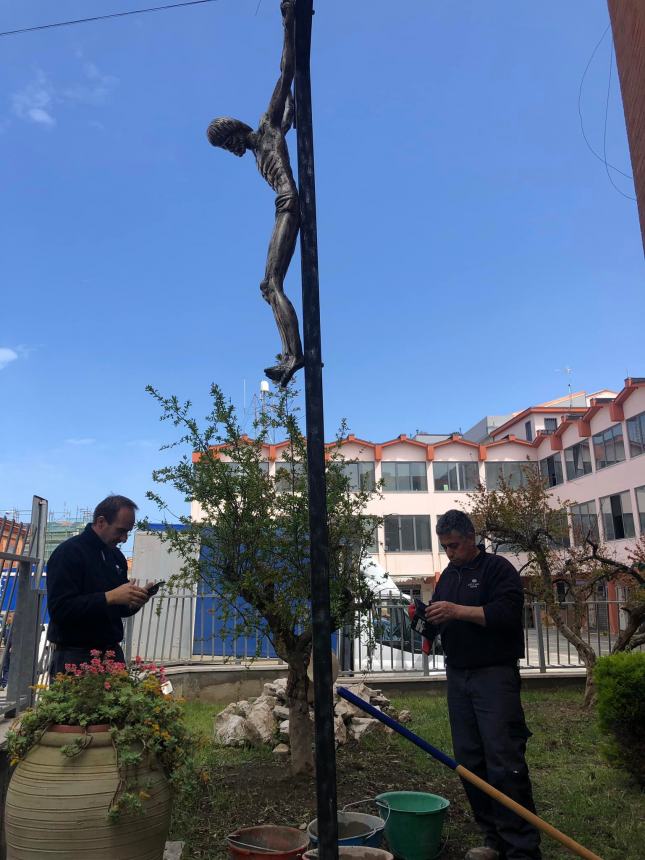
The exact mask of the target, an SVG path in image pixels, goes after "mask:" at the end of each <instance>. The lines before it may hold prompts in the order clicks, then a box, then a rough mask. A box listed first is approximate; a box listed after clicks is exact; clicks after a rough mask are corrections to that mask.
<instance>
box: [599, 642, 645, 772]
mask: <svg viewBox="0 0 645 860" xmlns="http://www.w3.org/2000/svg"><path fill="white" fill-rule="evenodd" d="M594 676H595V680H596V687H597V691H598V719H599V723H600V729H601V731H602V732H603V733H604V734H605V735H606V736H607V737H608V740H607V744H606V749H605V752H606V753H607V756H608V758H609V760H610V761H612V762H614V763H616V764H618V765H620V766H622V767H624V768H625V770H627V771H628V773H631V774H632V776H634V777H635V779H636V780H637V781H638V783H639V784H640V785H641V786H644V787H645V731H644V727H645V654H644V653H642V652H639V651H633V652H631V653H625V652H622V653H619V654H611V655H609V656H607V657H601V658H600V659H599V660H598V662H597V663H596V666H595V669H594Z"/></svg>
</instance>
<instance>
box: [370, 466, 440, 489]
mask: <svg viewBox="0 0 645 860" xmlns="http://www.w3.org/2000/svg"><path fill="white" fill-rule="evenodd" d="M381 475H382V476H383V491H384V492H386V493H419V492H427V491H428V473H427V471H426V464H425V463H397V462H387V463H381Z"/></svg>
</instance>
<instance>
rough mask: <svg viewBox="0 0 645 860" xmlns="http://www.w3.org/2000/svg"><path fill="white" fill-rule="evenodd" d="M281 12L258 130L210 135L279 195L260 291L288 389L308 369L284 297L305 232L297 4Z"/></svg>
mask: <svg viewBox="0 0 645 860" xmlns="http://www.w3.org/2000/svg"><path fill="white" fill-rule="evenodd" d="M280 10H281V12H282V24H283V29H284V43H283V48H282V60H281V62H280V78H279V80H278V83H277V84H276V86H275V89H274V91H273V95H272V96H271V101H270V102H269V107H268V108H267V111H266V113H265V114H264V115H263V116H262V117H261V119H260V123H259V125H258V128H257V129H256V130H255V131H253V129H252V128H251V127H250V126H248V125H246V123H244V122H241V121H240V120H239V119H233V118H232V117H220V118H219V119H214V120H213V122H212V123H211V124H210V125H209V126H208V132H207V134H208V139H209V141H210V142H211V144H212V145H213V146H219V147H221V148H222V149H226V150H228V151H229V152H232V153H233V154H234V155H237V156H242V155H244V153H245V152H246V150H247V149H250V150H251V151H252V152H253V153H254V155H255V160H256V162H257V167H258V170H259V171H260V173H261V175H262V177H263V178H264V179H265V180H266V181H267V182H268V183H269V185H270V186H271V188H272V189H273V190H274V191H275V193H276V198H275V225H274V228H273V235H272V236H271V241H270V243H269V251H268V254H267V262H266V270H265V273H264V280H263V281H262V283H261V284H260V291H261V293H262V296H263V297H264V299H265V300H266V301H267V302H268V303H269V304H270V305H271V310H272V311H273V316H274V317H275V322H276V325H277V327H278V332H279V333H280V340H281V342H282V352H281V354H280V355H279V356H278V364H276V365H274V366H273V367H267V368H265V371H264V372H265V373H266V375H267V376H268V377H269V379H272V380H273V381H274V382H277V383H279V384H280V385H281V386H283V387H284V386H286V385H287V383H288V382H289V380H290V379H291V377H292V376H293V374H294V373H295V372H296V371H297V370H299V369H300V368H301V367H302V366H303V365H304V358H303V355H302V345H301V343H300V333H299V330H298V318H297V316H296V312H295V310H294V309H293V305H292V304H291V302H290V301H289V299H288V298H287V296H286V295H285V293H284V279H285V276H286V274H287V269H288V268H289V264H290V262H291V258H292V257H293V252H294V250H295V247H296V239H297V237H298V230H299V228H300V204H299V200H298V189H297V188H296V183H295V181H294V178H293V173H292V171H291V162H290V161H289V150H288V148H287V142H286V140H285V135H286V133H287V132H288V131H289V129H290V128H291V126H292V125H293V116H294V104H293V97H292V95H291V85H292V83H293V76H294V72H295V33H294V21H295V17H294V16H295V0H282V2H281V4H280Z"/></svg>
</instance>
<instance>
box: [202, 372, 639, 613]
mask: <svg viewBox="0 0 645 860" xmlns="http://www.w3.org/2000/svg"><path fill="white" fill-rule="evenodd" d="M493 418H494V420H488V419H483V420H482V421H480V422H479V423H478V424H476V425H475V426H474V427H473V428H472V429H471V430H469V431H467V432H466V433H465V434H463V435H457V434H452V435H450V436H442V435H431V434H419V435H417V436H416V437H414V438H408V437H407V436H405V435H402V436H399V437H397V438H396V439H390V440H388V441H385V442H372V441H367V440H365V439H361V438H358V437H356V436H353V435H350V436H348V437H347V438H346V439H344V440H342V442H341V443H340V444H341V453H342V456H343V457H344V458H345V459H347V460H350V461H352V462H351V463H348V465H347V471H348V474H349V476H350V479H351V481H352V482H353V485H354V486H359V485H363V486H367V487H371V486H375V485H376V483H378V482H382V487H383V490H382V496H381V498H375V499H373V500H372V502H371V503H370V506H369V508H368V511H367V513H368V514H372V515H374V516H375V517H378V518H379V519H381V518H382V524H380V525H379V526H378V527H377V528H376V529H375V536H374V543H373V547H372V550H373V556H374V559H375V560H376V561H378V562H379V564H381V565H382V567H383V568H385V570H387V571H388V573H389V574H390V575H391V576H392V577H393V578H394V579H395V581H397V582H398V583H399V584H401V585H404V586H405V588H406V590H408V591H412V592H413V593H419V594H421V595H422V596H423V597H427V596H428V595H429V594H430V593H431V592H432V590H433V587H434V583H435V581H436V577H437V576H438V575H439V574H440V572H441V570H443V569H444V568H445V567H446V565H447V564H448V559H447V558H446V556H445V555H444V554H443V553H442V552H441V548H440V546H439V543H438V541H437V538H436V534H435V527H436V524H437V518H438V517H439V516H441V514H443V513H445V511H447V510H449V509H450V508H464V507H467V501H468V499H467V494H468V493H469V492H472V491H473V490H476V489H477V487H478V486H479V484H484V485H485V486H487V487H489V488H490V487H494V486H496V484H497V482H498V481H499V478H500V476H503V477H504V479H505V480H506V481H507V482H511V483H513V482H517V481H520V480H521V479H522V474H523V470H524V469H525V468H526V467H527V466H532V467H533V468H538V469H539V470H540V472H541V474H542V475H543V476H544V477H545V479H546V480H547V482H548V484H549V487H550V492H551V494H552V495H553V496H554V498H559V499H561V500H563V501H564V500H566V501H568V502H571V503H572V506H571V520H570V527H571V540H573V541H575V533H576V530H577V527H581V528H584V529H586V528H587V527H593V528H594V530H596V531H597V534H598V536H599V537H600V538H601V539H602V540H603V541H604V542H605V544H606V547H607V549H608V551H609V552H610V553H612V554H614V555H615V556H616V557H617V558H619V559H621V560H623V559H626V558H627V556H628V553H629V550H630V548H631V547H633V545H634V544H635V542H636V541H637V540H638V539H639V538H640V537H641V535H645V378H628V379H626V380H625V385H624V387H623V388H622V390H621V391H619V392H613V391H609V390H602V391H600V392H597V393H596V394H593V395H586V394H585V393H584V392H578V393H576V394H571V395H569V396H567V397H565V398H562V399H560V400H556V401H550V402H549V403H545V404H541V405H538V406H533V407H529V408H527V409H524V410H523V411H521V412H518V413H515V414H513V415H510V416H493ZM286 445H287V443H286V442H285V443H278V444H276V445H267V446H265V447H266V462H267V470H268V472H269V474H270V475H273V476H275V475H276V471H277V470H279V468H280V465H281V462H284V461H283V454H284V450H285V448H286ZM330 447H331V446H330ZM192 513H193V516H199V509H198V508H197V507H195V508H194V509H193V512H192ZM608 596H609V597H610V598H611V597H613V596H615V595H614V594H613V593H610V594H608Z"/></svg>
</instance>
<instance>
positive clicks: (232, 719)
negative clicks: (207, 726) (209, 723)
mask: <svg viewBox="0 0 645 860" xmlns="http://www.w3.org/2000/svg"><path fill="white" fill-rule="evenodd" d="M221 716H222V715H221V714H220V715H219V717H221ZM219 717H218V719H219ZM250 740H251V738H250V737H249V731H248V728H247V724H246V720H245V719H244V717H240V716H239V715H238V714H228V715H227V716H226V718H225V719H224V720H222V721H221V722H219V723H218V722H217V720H216V725H215V742H216V743H218V744H221V745H222V746H226V747H241V746H244V744H245V743H249V742H250Z"/></svg>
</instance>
